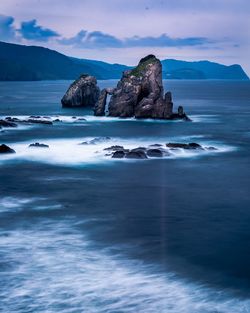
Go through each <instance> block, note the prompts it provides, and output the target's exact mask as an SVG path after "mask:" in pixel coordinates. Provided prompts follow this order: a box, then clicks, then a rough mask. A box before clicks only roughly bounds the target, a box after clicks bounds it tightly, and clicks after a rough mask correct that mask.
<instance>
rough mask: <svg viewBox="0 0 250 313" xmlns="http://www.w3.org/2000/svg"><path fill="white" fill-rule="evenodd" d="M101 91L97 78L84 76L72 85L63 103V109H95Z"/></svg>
mask: <svg viewBox="0 0 250 313" xmlns="http://www.w3.org/2000/svg"><path fill="white" fill-rule="evenodd" d="M99 94H100V89H99V87H98V86H97V81H96V78H95V77H93V76H89V75H82V76H80V77H79V79H77V80H76V81H74V83H73V84H71V85H70V87H69V89H68V90H67V92H66V94H65V95H64V96H63V98H62V100H61V102H62V106H63V107H93V106H94V105H95V104H96V102H97V100H98V97H99Z"/></svg>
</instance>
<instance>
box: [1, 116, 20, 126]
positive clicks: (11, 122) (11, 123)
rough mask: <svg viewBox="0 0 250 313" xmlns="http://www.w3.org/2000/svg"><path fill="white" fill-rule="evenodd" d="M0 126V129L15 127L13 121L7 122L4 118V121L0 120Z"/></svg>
mask: <svg viewBox="0 0 250 313" xmlns="http://www.w3.org/2000/svg"><path fill="white" fill-rule="evenodd" d="M0 126H1V127H17V124H16V123H14V122H13V121H9V120H7V118H6V119H5V120H0Z"/></svg>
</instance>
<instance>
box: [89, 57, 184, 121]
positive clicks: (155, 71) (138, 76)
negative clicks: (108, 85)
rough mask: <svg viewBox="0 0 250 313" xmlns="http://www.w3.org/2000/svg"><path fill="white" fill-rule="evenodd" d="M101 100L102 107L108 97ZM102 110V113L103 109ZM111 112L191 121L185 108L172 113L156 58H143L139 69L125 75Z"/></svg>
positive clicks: (114, 98) (111, 102)
mask: <svg viewBox="0 0 250 313" xmlns="http://www.w3.org/2000/svg"><path fill="white" fill-rule="evenodd" d="M101 100H103V102H101V104H100V106H99V107H101V108H103V107H105V104H106V98H105V99H104V97H103V98H102V99H101ZM100 111H101V113H102V114H103V110H100ZM108 111H109V116H113V117H136V118H155V119H186V120H188V118H187V116H186V114H185V112H184V111H183V108H182V107H180V108H179V109H178V113H174V112H173V102H172V95H171V93H170V92H167V93H166V94H165V95H164V90H163V84H162V65H161V62H160V60H158V59H157V58H156V57H155V56H154V55H148V56H147V57H145V58H143V59H141V61H140V62H139V64H138V66H137V67H135V68H134V69H132V70H129V71H125V72H124V73H123V76H122V78H121V80H120V81H119V82H118V84H117V87H116V88H115V89H114V91H113V94H112V96H111V100H110V103H109V107H108ZM98 113H99V111H98ZM95 114H97V111H96V112H95Z"/></svg>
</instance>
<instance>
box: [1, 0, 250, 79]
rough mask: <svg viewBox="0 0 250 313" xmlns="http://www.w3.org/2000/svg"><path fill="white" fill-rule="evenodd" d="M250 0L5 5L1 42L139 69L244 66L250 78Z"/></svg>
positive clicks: (65, 0) (28, 0)
mask: <svg viewBox="0 0 250 313" xmlns="http://www.w3.org/2000/svg"><path fill="white" fill-rule="evenodd" d="M249 29H250V1H249V0H133V1H132V0H130V1H129V0H126V1H124V0H105V1H104V0H53V1H52V0H21V1H20V0H1V1H0V40H3V41H8V42H15V43H22V44H29V45H42V46H45V47H48V48H51V49H56V50H58V51H60V52H62V53H65V54H67V55H71V56H76V57H81V58H90V59H98V60H104V61H108V62H112V63H114V62H118V63H126V64H131V65H132V64H135V63H137V61H138V59H140V58H141V57H142V56H144V55H146V54H148V53H153V54H156V55H157V56H158V57H159V58H161V59H165V58H175V59H184V60H202V59H209V60H211V61H216V62H220V63H224V64H234V63H239V64H241V65H242V66H243V67H244V69H245V70H246V71H247V72H248V74H250V61H249V55H250V33H249V32H250V31H249Z"/></svg>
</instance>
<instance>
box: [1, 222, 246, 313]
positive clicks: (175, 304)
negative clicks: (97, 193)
mask: <svg viewBox="0 0 250 313" xmlns="http://www.w3.org/2000/svg"><path fill="white" fill-rule="evenodd" d="M71 223H74V221H72V220H68V221H65V222H58V221H57V222H55V223H51V222H47V224H46V223H42V224H40V225H34V227H33V229H32V228H31V229H20V230H13V231H5V232H2V233H0V246H1V252H3V258H2V260H1V261H2V263H5V262H6V263H7V264H10V265H11V266H10V267H9V268H8V271H7V273H6V274H7V275H6V276H5V275H4V272H1V273H0V277H1V286H0V297H1V304H0V306H1V308H2V310H3V312H5V313H10V312H16V313H21V312H33V313H42V312H49V313H56V312H60V313H72V312H86V313H92V312H100V313H116V312H130V313H134V312H139V313H141V312H143V313H155V312H161V313H177V312H178V313H190V312H192V313H213V312H218V313H229V312H230V313H231V312H234V313H249V308H250V299H248V300H247V299H245V300H244V299H240V298H236V297H234V296H233V295H232V294H227V292H225V291H223V290H218V289H217V290H215V289H211V288H208V287H205V286H204V285H200V284H197V283H194V282H190V281H187V280H184V279H181V278H180V277H177V276H176V275H175V274H174V273H172V272H167V271H165V272H160V271H159V270H158V271H157V268H156V266H154V265H152V264H146V263H143V262H142V261H136V260H132V259H127V258H126V257H125V256H124V254H123V253H122V252H121V249H120V248H119V247H109V248H100V247H98V248H97V247H96V245H95V244H94V243H93V242H91V241H90V240H89V239H88V238H87V237H85V236H84V235H83V234H82V233H80V232H77V231H75V230H73V229H71V228H70V226H69V225H70V224H71ZM123 248H124V247H123ZM18 251H19V252H18Z"/></svg>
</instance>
